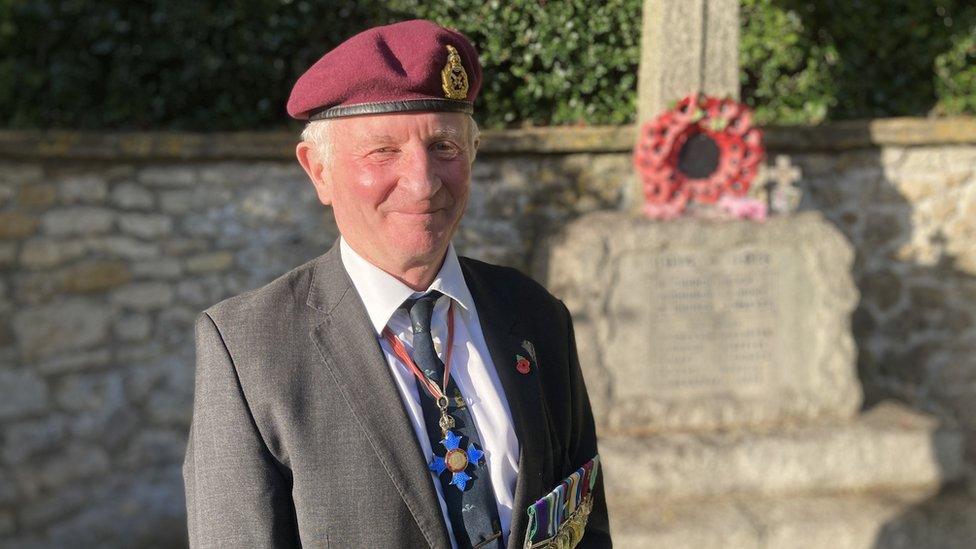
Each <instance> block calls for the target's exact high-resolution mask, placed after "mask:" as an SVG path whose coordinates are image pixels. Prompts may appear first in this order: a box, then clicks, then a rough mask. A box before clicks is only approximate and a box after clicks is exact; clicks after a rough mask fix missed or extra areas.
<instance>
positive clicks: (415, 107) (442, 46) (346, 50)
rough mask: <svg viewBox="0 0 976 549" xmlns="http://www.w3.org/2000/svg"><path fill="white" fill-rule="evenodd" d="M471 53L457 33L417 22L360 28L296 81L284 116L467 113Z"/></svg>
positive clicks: (476, 67) (475, 77)
mask: <svg viewBox="0 0 976 549" xmlns="http://www.w3.org/2000/svg"><path fill="white" fill-rule="evenodd" d="M480 88H481V65H480V64H479V63H478V52H477V51H476V50H475V49H474V46H472V45H471V42H469V41H468V39H467V38H465V37H464V35H463V34H461V33H459V32H457V31H453V30H448V29H445V28H444V27H441V26H439V25H437V24H435V23H432V22H430V21H424V20H422V19H416V20H413V21H404V22H402V23H394V24H392V25H386V26H383V27H374V28H372V29H368V30H365V31H363V32H361V33H359V34H357V35H355V36H353V37H352V38H350V39H348V40H346V41H345V42H343V43H341V44H339V45H338V46H336V47H335V48H334V49H333V50H332V51H330V52H328V53H326V54H325V55H323V56H322V58H321V59H319V60H318V61H316V62H315V64H314V65H312V66H311V67H310V68H309V69H308V70H307V71H305V74H303V75H301V76H300V77H299V78H298V81H297V82H295V86H294V87H293V88H292V90H291V96H290V97H289V98H288V114H289V115H291V116H292V117H293V118H297V119H299V120H321V119H325V118H340V117H343V116H357V115H362V114H379V113H390V112H428V111H447V112H465V113H469V114H470V113H471V112H473V111H474V107H473V103H474V100H475V97H477V96H478V90H479V89H480Z"/></svg>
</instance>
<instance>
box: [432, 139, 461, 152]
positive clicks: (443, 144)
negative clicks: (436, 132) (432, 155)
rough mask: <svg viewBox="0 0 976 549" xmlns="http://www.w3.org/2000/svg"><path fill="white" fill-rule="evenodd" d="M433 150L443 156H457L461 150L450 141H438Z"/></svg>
mask: <svg viewBox="0 0 976 549" xmlns="http://www.w3.org/2000/svg"><path fill="white" fill-rule="evenodd" d="M431 148H432V149H433V150H434V151H435V152H438V153H441V154H457V153H458V152H459V149H458V147H457V145H455V144H454V143H451V142H450V141H438V142H437V143H434V144H433V145H432V146H431Z"/></svg>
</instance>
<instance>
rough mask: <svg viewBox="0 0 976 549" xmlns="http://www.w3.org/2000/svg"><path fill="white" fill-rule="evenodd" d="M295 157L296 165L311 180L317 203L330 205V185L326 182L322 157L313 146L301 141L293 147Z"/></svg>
mask: <svg viewBox="0 0 976 549" xmlns="http://www.w3.org/2000/svg"><path fill="white" fill-rule="evenodd" d="M295 156H297V157H298V163H299V164H301V165H302V169H304V170H305V173H307V174H308V178H309V179H311V180H312V186H314V187H315V194H316V195H318V197H319V202H321V203H322V204H325V205H326V206H329V205H331V204H332V185H330V184H329V181H327V177H326V169H325V168H326V165H325V164H324V163H322V157H321V155H319V153H318V150H317V149H316V148H315V145H313V144H312V143H309V142H308V141H302V142H301V143H299V144H298V145H297V146H296V147H295Z"/></svg>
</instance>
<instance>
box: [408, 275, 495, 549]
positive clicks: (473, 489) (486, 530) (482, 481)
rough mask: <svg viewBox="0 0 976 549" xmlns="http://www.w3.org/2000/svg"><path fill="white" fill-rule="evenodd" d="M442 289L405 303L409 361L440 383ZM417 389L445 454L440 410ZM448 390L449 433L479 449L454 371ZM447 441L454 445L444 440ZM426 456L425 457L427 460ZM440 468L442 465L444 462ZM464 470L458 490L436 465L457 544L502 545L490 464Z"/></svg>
mask: <svg viewBox="0 0 976 549" xmlns="http://www.w3.org/2000/svg"><path fill="white" fill-rule="evenodd" d="M441 295H443V294H441V293H440V292H438V291H436V290H434V291H431V292H429V293H427V294H425V295H423V296H421V297H418V298H416V299H408V300H407V301H406V302H404V305H403V307H404V308H405V309H407V310H408V311H409V313H410V324H411V328H412V331H413V361H414V362H415V363H416V364H417V367H418V368H420V370H421V371H422V372H423V373H424V375H426V376H427V377H428V378H430V379H431V380H433V381H434V382H435V383H436V384H437V385H438V386H440V384H441V383H443V382H444V363H443V362H441V359H440V358H438V357H437V353H436V352H435V350H434V341H433V339H431V334H430V319H431V315H432V314H433V311H434V302H435V301H436V300H437V298H438V297H440V296H441ZM417 392H418V393H419V395H420V405H421V408H422V409H423V412H424V424H425V426H426V427H427V438H428V439H429V440H430V447H431V449H433V451H434V454H435V455H436V456H441V457H444V456H445V454H446V450H447V448H446V447H445V444H443V443H442V439H443V435H442V433H441V429H440V426H439V424H438V421H439V419H440V411H439V410H438V409H437V404H435V402H434V399H433V397H432V396H431V395H430V393H428V392H427V390H426V389H425V388H424V387H423V385H422V384H421V383H420V380H417ZM444 392H445V394H446V395H448V397H449V400H450V405H449V408H448V412H449V413H450V415H451V417H453V418H454V428H453V429H451V431H452V432H453V433H455V434H456V435H459V436H460V437H461V440H460V442H459V444H458V446H459V448H460V449H462V450H464V449H467V448H468V447H469V445H474V447H475V448H477V449H479V450H480V449H482V446H481V438H480V437H479V436H478V431H477V429H475V425H474V421H473V420H472V418H471V413H470V412H469V411H468V407H467V406H465V405H464V401H463V400H462V399H461V392H460V391H459V390H458V388H457V385H456V384H455V383H454V379H453V377H452V378H451V380H450V381H449V382H448V386H447V388H446V390H445V391H444ZM447 446H452V444H450V443H449V444H448V445H447ZM430 459H431V458H430V457H429V458H428V461H430ZM442 469H443V468H442ZM463 472H464V474H466V475H467V476H469V477H470V478H471V480H469V481H467V482H465V483H463V484H464V489H463V490H462V489H461V488H460V487H459V486H458V485H457V483H455V484H452V483H451V482H452V479H453V478H454V475H453V474H452V472H451V471H450V470H446V469H444V470H441V471H440V472H437V471H435V474H436V475H437V478H438V480H439V481H440V483H441V488H442V489H443V493H444V501H445V503H446V504H447V514H448V516H449V517H450V519H451V529H452V530H453V531H454V537H455V539H456V540H457V544H458V547H460V548H468V547H472V548H480V547H495V548H499V549H501V548H502V547H504V545H503V542H504V540H503V539H502V538H503V536H502V535H501V522H500V521H499V519H498V507H497V503H496V501H495V493H494V491H493V489H492V487H491V479H490V478H489V476H488V465H487V463H486V462H484V461H482V462H481V464H480V465H476V464H472V463H468V465H467V467H466V468H465V469H464V471H463Z"/></svg>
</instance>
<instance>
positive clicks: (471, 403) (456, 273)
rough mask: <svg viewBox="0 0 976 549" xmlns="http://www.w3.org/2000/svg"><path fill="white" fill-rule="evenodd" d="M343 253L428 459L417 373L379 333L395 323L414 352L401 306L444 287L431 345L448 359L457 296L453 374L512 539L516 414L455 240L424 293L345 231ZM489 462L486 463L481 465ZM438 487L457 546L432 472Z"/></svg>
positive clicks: (395, 331) (341, 243)
mask: <svg viewBox="0 0 976 549" xmlns="http://www.w3.org/2000/svg"><path fill="white" fill-rule="evenodd" d="M339 252H340V256H341V258H342V264H343V266H344V267H345V269H346V272H347V273H349V278H351V279H352V283H353V286H355V288H356V291H357V292H358V293H359V296H360V297H361V298H362V301H363V304H364V305H365V306H366V312H367V314H368V315H369V319H370V321H371V322H372V324H373V328H374V329H375V330H376V336H377V338H378V339H379V342H380V346H381V347H382V348H383V353H384V355H385V356H386V361H387V363H388V364H389V366H390V369H391V371H392V372H393V378H394V379H395V380H396V384H397V388H398V389H399V390H400V395H401V396H402V397H403V402H404V403H405V404H406V407H407V416H409V417H410V421H411V423H413V429H414V433H415V434H416V436H417V440H418V441H419V442H420V448H421V449H422V450H423V452H424V457H425V459H426V460H427V461H428V462H429V461H430V456H431V455H432V452H431V447H430V441H429V440H428V438H427V428H426V426H425V424H424V414H423V410H422V409H421V407H420V400H419V398H418V394H417V383H416V381H415V378H414V375H413V374H412V373H411V371H410V370H409V369H408V368H407V366H406V365H405V364H403V363H402V362H400V360H399V359H397V358H396V355H394V354H393V350H392V349H391V348H390V345H389V343H387V341H386V338H384V337H383V336H382V335H381V334H382V332H383V328H384V327H386V326H389V327H390V330H391V331H392V332H393V334H394V335H396V336H397V337H398V338H400V341H402V342H403V344H404V346H405V347H406V348H407V350H408V352H411V353H412V351H413V348H412V345H413V331H412V330H411V328H410V317H409V315H408V314H407V312H406V311H405V310H403V309H400V306H401V305H402V304H403V302H404V301H405V300H406V299H408V298H410V297H418V296H420V295H422V294H424V293H426V292H427V291H430V290H437V291H439V292H441V293H442V294H444V297H440V298H438V300H437V301H436V303H435V304H434V314H433V318H432V320H431V335H432V336H433V340H434V349H435V350H436V351H437V354H438V356H440V358H441V360H444V359H445V353H444V349H443V347H444V345H445V344H446V343H445V342H446V340H447V311H448V307H449V305H450V302H451V300H454V303H455V305H454V345H453V346H454V351H453V353H452V355H451V377H452V378H453V379H454V381H455V383H457V386H458V389H460V391H461V394H462V395H463V396H464V400H465V402H466V404H467V406H468V410H469V411H470V412H471V416H472V419H473V420H474V424H475V427H476V428H477V430H478V435H479V436H480V438H481V445H482V449H483V450H484V452H485V462H486V463H487V466H488V470H489V474H490V475H491V485H492V489H493V490H494V492H495V499H496V500H497V504H498V518H499V520H500V521H501V526H502V532H503V534H504V537H505V539H506V540H507V539H508V534H509V529H510V525H511V519H512V506H513V504H514V503H513V502H514V499H515V482H516V478H517V477H518V455H519V443H518V439H517V438H516V436H515V430H514V427H513V425H512V414H511V411H510V410H509V407H508V400H507V399H506V398H505V391H504V389H503V388H502V385H501V383H500V382H499V380H498V374H497V372H495V368H494V366H493V363H492V360H491V356H490V355H489V353H488V346H487V344H486V343H485V337H484V333H483V332H482V330H481V324H480V322H479V320H478V311H477V309H476V308H475V305H474V299H473V298H472V297H471V292H469V291H468V286H467V284H465V282H464V276H463V275H462V274H461V265H460V263H458V258H457V254H456V253H455V251H454V244H453V243H452V244H450V245H449V246H448V249H447V256H446V257H445V258H444V264H443V265H442V266H441V269H440V271H439V272H438V273H437V276H436V277H435V278H434V281H433V282H431V284H430V287H429V288H428V289H427V290H426V291H424V292H415V291H413V290H412V289H411V288H410V287H409V286H407V285H406V284H404V283H402V282H400V281H399V280H397V279H396V278H394V277H393V276H391V275H390V274H388V273H386V272H385V271H383V270H382V269H380V268H379V267H376V266H375V265H373V264H372V263H370V262H369V261H367V260H366V259H364V258H363V257H362V256H360V255H359V254H358V253H356V251H355V250H353V249H352V247H351V246H349V244H348V243H347V242H346V241H345V239H343V238H341V237H340V240H339ZM481 467H484V465H481ZM431 478H432V480H433V483H434V487H435V488H436V490H437V495H438V498H439V500H440V504H441V514H443V515H444V521H445V522H446V523H447V532H448V534H449V535H450V537H451V544H452V546H453V547H455V548H456V547H457V541H456V540H455V539H454V532H453V530H452V529H451V519H450V517H448V514H447V505H446V504H445V503H444V493H443V490H442V488H441V483H440V482H439V481H438V480H437V478H436V476H435V475H434V473H431Z"/></svg>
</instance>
